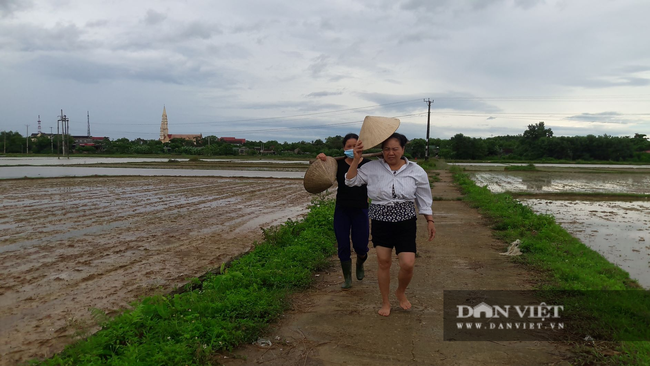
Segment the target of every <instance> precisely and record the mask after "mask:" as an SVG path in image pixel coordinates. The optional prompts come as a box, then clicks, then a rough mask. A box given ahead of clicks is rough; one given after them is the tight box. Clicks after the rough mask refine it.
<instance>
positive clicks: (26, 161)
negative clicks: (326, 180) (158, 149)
mask: <svg viewBox="0 0 650 366" xmlns="http://www.w3.org/2000/svg"><path fill="white" fill-rule="evenodd" d="M174 159H175V160H178V161H188V159H182V158H174ZM167 160H168V158H95V157H78V156H74V157H71V158H69V159H59V158H55V157H25V158H7V157H0V166H9V165H82V164H120V163H164V162H167ZM201 160H204V161H212V162H228V163H244V164H246V163H266V164H307V165H308V164H309V162H308V161H306V160H244V159H208V158H202V159H201Z"/></svg>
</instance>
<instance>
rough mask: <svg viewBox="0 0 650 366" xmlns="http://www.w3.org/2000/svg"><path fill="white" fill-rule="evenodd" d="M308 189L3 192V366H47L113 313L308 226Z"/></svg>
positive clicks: (155, 186)
mask: <svg viewBox="0 0 650 366" xmlns="http://www.w3.org/2000/svg"><path fill="white" fill-rule="evenodd" d="M310 199H311V196H310V195H309V194H307V193H306V192H305V191H304V188H303V186H302V181H300V180H282V179H245V178H210V177H185V178H183V177H155V178H154V177H106V178H75V179H72V178H70V179H68V178H62V179H57V180H50V179H42V180H41V179H39V180H14V181H2V182H0V228H1V230H0V335H1V337H0V355H2V357H0V365H14V364H16V363H18V362H19V361H21V360H27V359H29V358H33V357H48V356H51V355H52V354H53V353H54V352H58V351H61V350H62V349H63V347H64V346H65V345H66V344H68V343H70V342H72V341H73V340H74V338H73V334H74V333H75V332H77V331H83V330H90V331H94V330H96V328H95V327H94V326H93V324H92V321H91V316H90V312H89V309H90V308H99V309H102V310H104V311H107V312H109V313H112V312H115V311H116V310H118V309H120V308H124V307H127V306H128V304H129V303H130V302H131V301H133V300H137V299H138V298H139V297H141V296H145V295H151V294H154V293H156V292H167V291H169V290H171V289H173V287H174V286H179V285H182V284H184V283H186V280H187V279H188V278H191V277H196V276H200V275H202V274H204V273H205V272H206V271H208V270H209V269H212V268H218V267H219V266H220V265H221V263H222V262H223V261H225V260H227V259H229V258H231V257H233V256H235V255H238V254H241V253H243V252H245V251H247V250H249V249H250V248H251V244H252V243H253V241H254V240H258V239H260V238H261V233H262V231H261V230H260V227H268V226H270V225H273V224H279V223H282V222H284V221H286V220H287V219H289V218H297V217H299V216H301V215H302V214H305V213H306V212H307V210H308V208H307V206H308V204H309V202H310Z"/></svg>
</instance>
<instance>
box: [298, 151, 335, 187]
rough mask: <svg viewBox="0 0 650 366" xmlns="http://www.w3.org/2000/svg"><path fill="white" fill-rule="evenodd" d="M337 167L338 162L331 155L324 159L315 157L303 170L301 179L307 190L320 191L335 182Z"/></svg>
mask: <svg viewBox="0 0 650 366" xmlns="http://www.w3.org/2000/svg"><path fill="white" fill-rule="evenodd" d="M337 169H338V164H337V163H336V160H335V159H334V158H333V157H331V156H328V157H327V160H326V161H322V160H320V159H316V161H315V162H313V163H312V164H311V165H310V166H309V169H307V172H305V178H304V179H303V184H304V185H305V189H306V190H307V192H309V193H314V194H315V193H321V192H323V191H324V190H326V189H327V188H329V187H331V186H332V185H333V184H334V182H336V171H337Z"/></svg>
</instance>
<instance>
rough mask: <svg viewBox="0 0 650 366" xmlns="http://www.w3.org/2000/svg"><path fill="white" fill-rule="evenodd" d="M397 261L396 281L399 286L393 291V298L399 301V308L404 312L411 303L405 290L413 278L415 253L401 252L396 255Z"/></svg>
mask: <svg viewBox="0 0 650 366" xmlns="http://www.w3.org/2000/svg"><path fill="white" fill-rule="evenodd" d="M397 258H398V259H399V275H398V276H397V279H398V281H399V285H398V286H397V290H396V291H395V296H397V299H398V300H399V306H401V307H402V309H404V310H408V309H410V308H411V302H409V300H408V299H407V298H406V294H405V292H406V288H407V287H408V285H409V283H411V279H412V278H413V267H414V266H415V253H411V252H401V253H399V254H398V255H397Z"/></svg>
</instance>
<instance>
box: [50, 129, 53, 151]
mask: <svg viewBox="0 0 650 366" xmlns="http://www.w3.org/2000/svg"><path fill="white" fill-rule="evenodd" d="M50 154H54V140H52V126H50Z"/></svg>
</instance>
